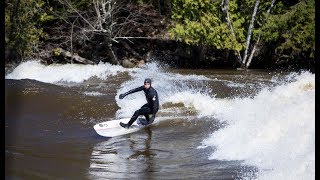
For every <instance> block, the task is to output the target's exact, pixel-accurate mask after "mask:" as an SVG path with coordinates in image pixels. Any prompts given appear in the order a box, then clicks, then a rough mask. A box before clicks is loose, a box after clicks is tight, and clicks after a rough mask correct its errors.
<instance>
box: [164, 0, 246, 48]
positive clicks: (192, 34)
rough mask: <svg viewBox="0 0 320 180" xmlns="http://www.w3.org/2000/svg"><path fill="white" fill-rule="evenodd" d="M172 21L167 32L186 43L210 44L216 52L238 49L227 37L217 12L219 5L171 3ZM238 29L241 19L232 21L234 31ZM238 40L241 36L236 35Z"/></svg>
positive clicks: (197, 0) (204, 0)
mask: <svg viewBox="0 0 320 180" xmlns="http://www.w3.org/2000/svg"><path fill="white" fill-rule="evenodd" d="M172 9H173V13H172V18H173V20H175V21H176V24H175V26H174V27H173V28H171V29H170V30H169V32H170V34H171V37H173V38H176V39H178V40H180V41H184V42H186V43H187V44H195V45H203V44H204V45H211V46H215V47H216V48H218V49H238V50H240V49H242V48H243V45H242V44H241V43H238V42H237V40H236V39H234V37H233V36H232V35H231V33H230V30H229V28H228V26H227V24H226V23H225V22H224V19H223V15H222V13H221V12H220V2H218V1H215V2H212V1H210V0H173V2H172ZM239 26H241V19H240V20H239V21H237V22H236V25H235V27H236V32H237V33H238V34H241V30H238V29H237V28H238V27H239ZM240 37H241V36H240Z"/></svg>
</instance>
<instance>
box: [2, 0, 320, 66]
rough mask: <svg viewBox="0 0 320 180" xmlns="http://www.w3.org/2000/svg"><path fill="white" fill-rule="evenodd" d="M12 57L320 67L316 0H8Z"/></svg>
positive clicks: (8, 43) (7, 42) (8, 45)
mask: <svg viewBox="0 0 320 180" xmlns="http://www.w3.org/2000/svg"><path fill="white" fill-rule="evenodd" d="M5 47H6V51H5V55H6V57H5V61H6V63H10V62H20V61H21V60H23V59H26V58H30V57H38V58H40V59H42V60H43V62H45V63H48V64H49V63H66V62H70V63H99V62H100V61H102V62H110V63H112V64H121V65H123V66H126V67H131V66H135V65H137V64H140V63H145V62H146V61H149V60H152V59H157V60H159V61H163V62H166V63H168V64H170V65H173V66H177V67H186V68H190V67H192V68H195V67H198V68H241V69H247V68H286V69H288V68H293V69H309V70H311V71H314V66H315V58H314V54H315V1H314V0H295V1H289V0H284V1H278V0H236V1H230V0H217V1H212V0H171V1H170V0H6V1H5Z"/></svg>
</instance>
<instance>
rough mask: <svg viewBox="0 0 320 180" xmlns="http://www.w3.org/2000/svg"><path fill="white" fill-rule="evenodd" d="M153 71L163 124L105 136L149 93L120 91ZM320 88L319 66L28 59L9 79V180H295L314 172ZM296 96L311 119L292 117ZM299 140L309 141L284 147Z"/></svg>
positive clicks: (139, 84) (9, 74)
mask: <svg viewBox="0 0 320 180" xmlns="http://www.w3.org/2000/svg"><path fill="white" fill-rule="evenodd" d="M147 77H149V78H151V79H152V80H153V83H152V86H153V87H154V88H155V89H156V90H157V91H158V94H159V100H160V110H159V112H158V114H157V118H156V120H155V122H154V123H153V124H152V125H151V126H148V127H146V128H144V129H141V130H139V131H137V132H134V133H131V134H126V135H123V136H119V137H114V138H106V137H102V136H99V135H98V134H97V133H96V132H95V130H94V129H93V126H94V125H95V124H97V123H100V122H104V121H108V120H113V119H119V118H124V117H130V116H131V115H132V113H133V112H134V111H135V110H136V109H138V108H139V107H140V106H141V105H143V104H144V103H145V97H144V94H143V92H137V93H135V94H132V95H129V96H127V97H126V98H124V99H122V100H120V99H119V98H118V96H119V94H120V93H124V92H126V91H128V90H130V89H133V88H135V87H138V86H141V85H142V84H143V80H144V78H147ZM295 83H298V84H299V83H300V84H299V85H296V86H295ZM314 89H315V88H314V74H312V73H309V72H302V73H300V74H299V73H293V72H271V71H267V70H250V71H237V70H192V69H171V68H169V67H163V66H160V65H159V64H158V63H151V64H148V65H147V66H145V67H142V68H134V69H125V68H122V67H120V66H112V65H109V64H103V63H101V64H99V65H51V66H44V65H41V64H40V63H39V62H38V61H28V62H25V63H22V64H20V65H19V66H18V67H16V68H15V69H14V71H13V72H11V73H8V74H7V75H6V80H5V179H278V178H279V177H287V178H289V179H291V178H290V177H291V175H292V173H290V171H291V172H292V171H296V170H297V169H299V170H300V171H297V174H296V175H295V176H293V177H294V178H292V179H295V177H296V179H300V177H305V179H309V178H310V177H311V178H312V177H314V170H313V168H314V150H313V147H314V143H313V142H314V141H312V140H313V139H314V124H312V123H310V122H313V120H314V115H312V113H310V112H313V111H314V104H313V101H314V98H313V97H314ZM283 91H286V92H285V93H282V92H283ZM286 94H287V95H286ZM291 94H292V96H294V97H300V96H301V98H300V99H295V98H292V96H291ZM288 98H289V99H288ZM300 100H303V102H305V103H301V101H300ZM299 102H300V103H299ZM296 103H299V106H301V107H300V109H303V110H301V111H300V112H299V114H302V116H303V117H304V118H305V119H302V121H305V122H307V123H308V122H309V123H308V124H307V125H306V124H304V125H301V118H300V121H295V120H294V119H292V117H296V116H298V114H294V113H292V111H294V109H295V108H296V106H297V104H296ZM301 104H302V105H301ZM282 108H283V109H282ZM284 109H285V110H284ZM288 109H292V111H289V110H288ZM284 111H285V112H284ZM271 112H273V113H275V115H274V114H273V113H271ZM310 114H311V115H310ZM286 117H287V118H286ZM299 117H300V116H299ZM281 119H285V120H281ZM289 119H290V123H287V122H288V121H289ZM276 122H277V123H276ZM310 124H311V125H310ZM257 129H260V131H256V130H257ZM291 129H292V131H293V130H294V131H295V132H297V133H298V134H299V133H300V135H301V134H303V135H304V137H301V136H299V138H297V137H296V135H295V134H292V133H291ZM302 129H303V131H302ZM270 131H272V133H270ZM257 137H259V138H257ZM277 137H282V139H281V140H278V138H277ZM294 140H295V141H297V142H304V144H303V145H304V146H303V147H300V150H299V151H298V150H294V151H292V152H291V150H290V149H292V148H293V149H297V148H295V147H294V146H292V147H290V148H288V149H287V150H286V152H287V153H279V149H285V148H287V147H288V144H291V141H294ZM306 141H307V143H306ZM300 144H301V143H300ZM286 154H290V157H287V156H286ZM295 157H296V158H295ZM298 157H299V160H296V161H295V160H292V158H293V159H298ZM300 157H302V159H300ZM269 160H270V161H269ZM279 164H281V165H279ZM288 165H290V166H288ZM302 167H303V168H304V169H303V170H301V168H302ZM285 168H289V169H288V172H287V171H284V170H283V169H285ZM290 168H291V169H290ZM285 179H286V178H285Z"/></svg>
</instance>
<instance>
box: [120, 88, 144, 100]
mask: <svg viewBox="0 0 320 180" xmlns="http://www.w3.org/2000/svg"><path fill="white" fill-rule="evenodd" d="M143 89H144V86H140V87H137V88H135V89H131V90H130V91H128V92H126V93H123V94H120V95H119V99H123V98H124V97H125V96H127V95H129V94H132V93H135V92H138V91H142V90H143Z"/></svg>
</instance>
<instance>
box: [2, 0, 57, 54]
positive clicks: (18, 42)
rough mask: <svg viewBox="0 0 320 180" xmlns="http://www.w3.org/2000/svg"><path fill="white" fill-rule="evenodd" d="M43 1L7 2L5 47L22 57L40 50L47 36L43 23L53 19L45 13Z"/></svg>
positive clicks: (8, 0)
mask: <svg viewBox="0 0 320 180" xmlns="http://www.w3.org/2000/svg"><path fill="white" fill-rule="evenodd" d="M44 4H45V3H44V1H42V0H36V1H34V0H20V1H14V0H6V8H5V46H6V49H10V50H11V51H14V52H15V53H17V54H18V55H20V56H21V57H24V56H28V55H30V54H32V53H33V52H34V51H36V50H37V49H38V45H39V42H40V39H41V38H45V37H46V34H45V33H44V32H43V29H42V28H41V23H43V22H46V21H48V20H50V19H52V18H53V17H52V16H50V15H48V14H47V13H46V12H44V11H43V9H42V8H43V6H44Z"/></svg>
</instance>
